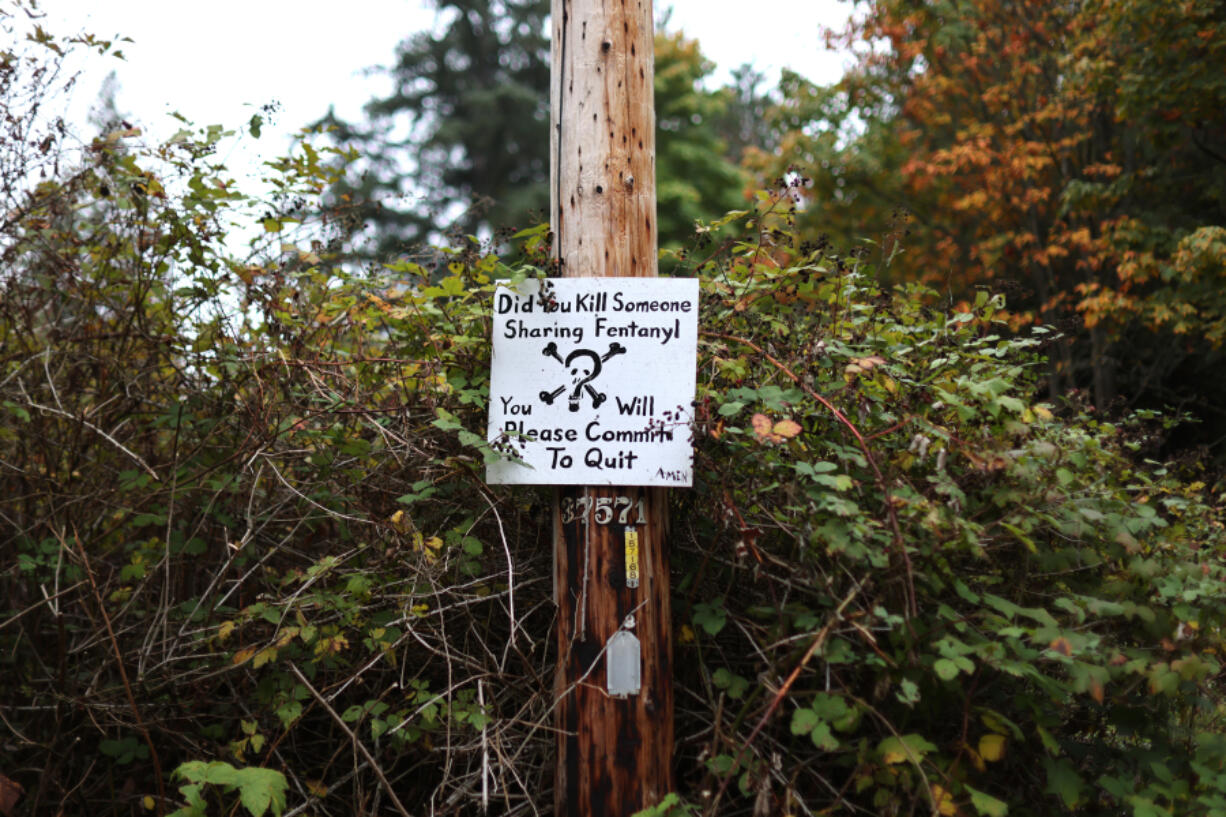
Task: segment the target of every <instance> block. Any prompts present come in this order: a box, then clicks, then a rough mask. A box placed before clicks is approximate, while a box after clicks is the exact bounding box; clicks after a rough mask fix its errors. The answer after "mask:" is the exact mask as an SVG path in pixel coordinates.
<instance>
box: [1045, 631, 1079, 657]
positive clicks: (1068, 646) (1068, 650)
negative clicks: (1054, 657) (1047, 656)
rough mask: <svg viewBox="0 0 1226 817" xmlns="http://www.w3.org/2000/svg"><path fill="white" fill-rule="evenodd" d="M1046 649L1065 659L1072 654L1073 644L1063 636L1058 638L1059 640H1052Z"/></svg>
mask: <svg viewBox="0 0 1226 817" xmlns="http://www.w3.org/2000/svg"><path fill="white" fill-rule="evenodd" d="M1047 647H1048V649H1050V650H1051V651H1052V652H1058V653H1060V654H1061V655H1063V656H1065V657H1068V656H1070V655H1072V654H1073V644H1072V642H1070V641H1069V640H1068V639H1067V638H1065V637H1064V636H1060V637H1059V638H1057V639H1055V640H1053V641H1052V642H1051V643H1050V644H1048V645H1047Z"/></svg>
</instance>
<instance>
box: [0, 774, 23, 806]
mask: <svg viewBox="0 0 1226 817" xmlns="http://www.w3.org/2000/svg"><path fill="white" fill-rule="evenodd" d="M24 793H25V789H24V788H23V787H22V785H21V784H20V783H18V782H17V781H16V780H9V779H8V778H7V777H5V776H4V775H2V774H0V814H2V815H4V817H13V806H15V805H17V801H18V800H20V799H21V795H22V794H24Z"/></svg>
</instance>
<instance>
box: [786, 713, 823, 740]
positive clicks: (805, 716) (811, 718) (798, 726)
mask: <svg viewBox="0 0 1226 817" xmlns="http://www.w3.org/2000/svg"><path fill="white" fill-rule="evenodd" d="M821 721H822V719H821V718H819V717H818V716H817V713H816V712H814V711H813V710H812V709H809V708H808V707H802V708H800V709H797V710H796V711H795V712H793V713H792V734H793V735H807V734H809V733H810V732H812V731H813V728H814V727H815V726H817V725H818V724H819V723H821Z"/></svg>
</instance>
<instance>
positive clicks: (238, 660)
mask: <svg viewBox="0 0 1226 817" xmlns="http://www.w3.org/2000/svg"><path fill="white" fill-rule="evenodd" d="M255 651H256V648H255V647H244V648H243V649H241V650H239V651H238V652H236V653H234V658H233V659H232V660H231V662H230V663H232V664H233V665H234V666H236V667H237V666H238V665H239V664H245V663H246V662H247V661H249V660H251V656H253V655H255Z"/></svg>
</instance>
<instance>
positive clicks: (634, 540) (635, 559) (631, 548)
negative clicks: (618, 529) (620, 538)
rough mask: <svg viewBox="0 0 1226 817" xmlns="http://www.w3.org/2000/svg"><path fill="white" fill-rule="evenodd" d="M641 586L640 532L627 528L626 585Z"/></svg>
mask: <svg viewBox="0 0 1226 817" xmlns="http://www.w3.org/2000/svg"><path fill="white" fill-rule="evenodd" d="M638 586H639V532H638V531H637V530H635V529H634V528H626V587H638Z"/></svg>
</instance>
